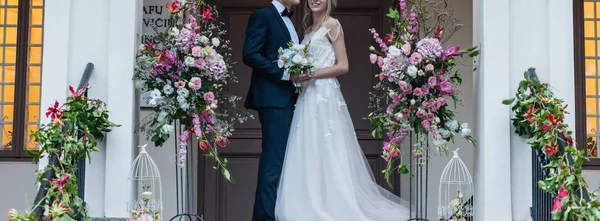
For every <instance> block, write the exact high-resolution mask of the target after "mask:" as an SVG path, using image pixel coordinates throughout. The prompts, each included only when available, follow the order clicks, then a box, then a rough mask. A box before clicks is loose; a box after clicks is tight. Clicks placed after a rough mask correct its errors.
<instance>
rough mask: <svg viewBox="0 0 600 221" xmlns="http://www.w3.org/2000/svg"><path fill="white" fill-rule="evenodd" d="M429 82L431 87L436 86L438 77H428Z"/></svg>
mask: <svg viewBox="0 0 600 221" xmlns="http://www.w3.org/2000/svg"><path fill="white" fill-rule="evenodd" d="M427 84H429V87H435V85H437V79H435V76H431V77H429V79H427Z"/></svg>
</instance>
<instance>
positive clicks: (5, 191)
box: [0, 162, 37, 219]
mask: <svg viewBox="0 0 600 221" xmlns="http://www.w3.org/2000/svg"><path fill="white" fill-rule="evenodd" d="M36 169H37V165H35V164H32V163H31V162H0V177H1V178H0V180H1V181H2V187H0V189H1V190H2V191H0V214H3V215H4V214H5V213H7V212H8V210H9V209H16V210H18V211H24V210H27V209H29V208H31V206H32V205H33V199H34V198H35V194H37V189H36V187H35V185H34V184H35V175H34V174H33V173H34V172H35V170H36ZM3 219H4V217H3Z"/></svg>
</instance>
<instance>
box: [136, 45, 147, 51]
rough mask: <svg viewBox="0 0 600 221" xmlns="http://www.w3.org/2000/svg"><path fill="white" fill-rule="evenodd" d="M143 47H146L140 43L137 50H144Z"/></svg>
mask: <svg viewBox="0 0 600 221" xmlns="http://www.w3.org/2000/svg"><path fill="white" fill-rule="evenodd" d="M144 49H146V45H144V44H141V45H140V46H139V47H138V51H140V52H142V51H144Z"/></svg>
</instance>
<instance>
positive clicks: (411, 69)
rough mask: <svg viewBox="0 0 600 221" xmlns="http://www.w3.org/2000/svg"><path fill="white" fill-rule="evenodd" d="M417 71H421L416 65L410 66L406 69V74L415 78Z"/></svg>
mask: <svg viewBox="0 0 600 221" xmlns="http://www.w3.org/2000/svg"><path fill="white" fill-rule="evenodd" d="M417 71H419V69H418V68H417V67H415V66H414V65H411V66H408V68H407V69H406V73H407V74H408V75H409V76H411V77H413V78H414V77H416V76H417Z"/></svg>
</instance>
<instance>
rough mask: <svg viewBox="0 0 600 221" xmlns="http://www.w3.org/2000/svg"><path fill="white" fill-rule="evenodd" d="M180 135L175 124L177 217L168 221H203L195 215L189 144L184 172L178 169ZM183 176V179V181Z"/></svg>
mask: <svg viewBox="0 0 600 221" xmlns="http://www.w3.org/2000/svg"><path fill="white" fill-rule="evenodd" d="M181 133H182V131H181V124H180V123H179V122H175V137H174V140H175V182H176V184H175V190H176V194H177V195H176V201H177V215H175V216H174V217H173V218H171V219H170V221H173V220H178V221H181V220H190V221H193V220H196V221H204V216H203V215H197V214H196V213H195V210H196V209H197V208H196V201H195V199H196V194H195V191H194V189H195V188H194V186H195V184H196V180H195V179H194V174H195V173H194V171H195V170H194V148H193V147H192V144H191V142H190V143H188V145H187V146H186V150H187V153H186V161H185V171H184V168H181V167H179V164H178V161H179V152H178V150H179V143H178V140H179V135H180V134H181ZM184 176H185V179H184Z"/></svg>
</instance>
